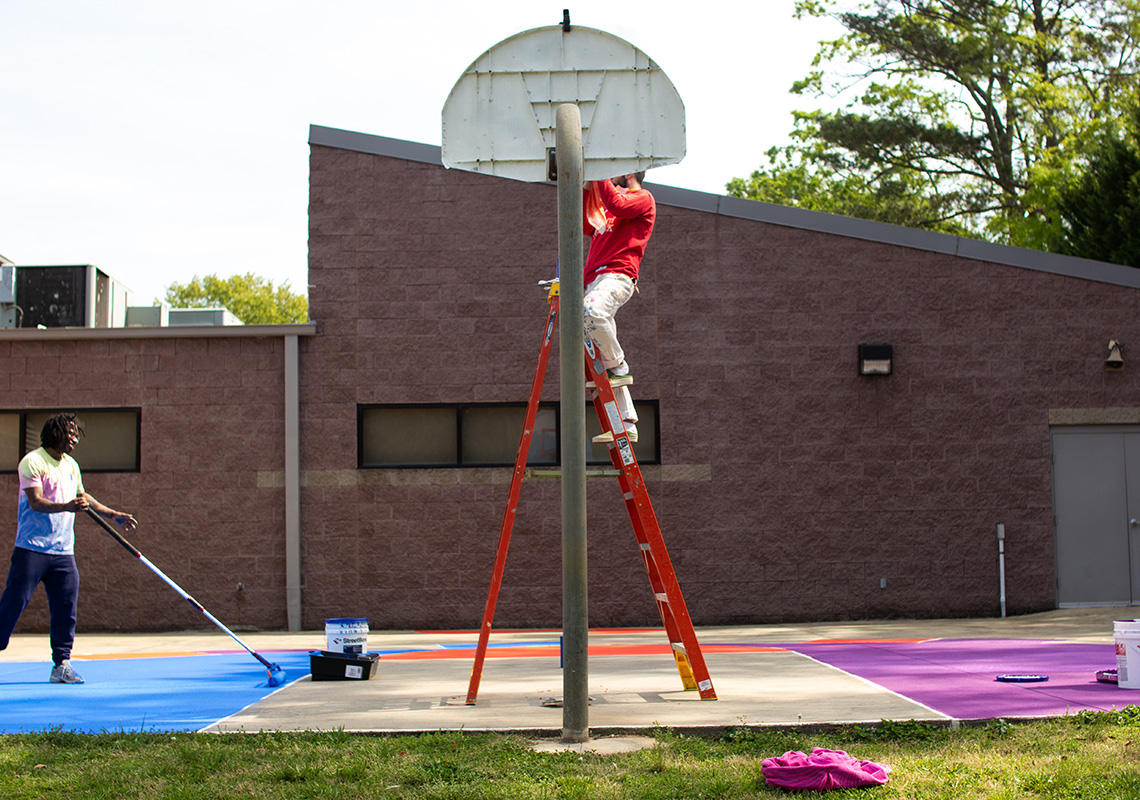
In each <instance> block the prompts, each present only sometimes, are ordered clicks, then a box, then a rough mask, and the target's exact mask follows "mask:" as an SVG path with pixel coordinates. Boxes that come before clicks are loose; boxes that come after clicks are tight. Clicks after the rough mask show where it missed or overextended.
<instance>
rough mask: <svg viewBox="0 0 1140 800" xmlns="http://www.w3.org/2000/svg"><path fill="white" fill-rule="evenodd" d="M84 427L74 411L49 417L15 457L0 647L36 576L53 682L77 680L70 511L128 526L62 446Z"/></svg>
mask: <svg viewBox="0 0 1140 800" xmlns="http://www.w3.org/2000/svg"><path fill="white" fill-rule="evenodd" d="M82 435H83V427H82V426H81V425H80V424H79V421H78V420H77V419H76V415H75V414H56V415H55V416H53V417H49V418H48V420H47V422H45V423H44V427H43V430H42V431H41V432H40V447H39V448H38V449H36V450H33V451H32V452H30V453H28V454H27V455H26V456H24V458H23V459H22V460H21V461H20V468H19V473H20V498H19V506H18V511H17V523H16V546H15V548H13V550H12V566H11V568H10V569H9V570H8V582H7V584H6V585H5V587H4V594H3V595H2V596H0V650H3V649H5V648H6V647H7V646H8V640H9V638H10V637H11V636H12V631H13V630H14V629H15V627H16V622H17V620H19V619H20V615H21V614H23V613H24V609H25V608H27V607H28V603H29V602H30V601H31V599H32V595H33V593H35V591H36V587H37V586H39V585H40V584H41V583H42V584H43V585H44V591H45V592H46V593H47V600H48V610H49V611H50V613H51V634H50V638H51V658H52V663H53V665H54V666H53V667H52V671H51V682H52V683H83V678H81V677H79V675H78V674H77V673H76V672H75V670H74V669H72V666H71V645H72V643H73V642H74V641H75V612H76V607H77V604H78V600H79V570H78V569H77V568H76V566H75V512H76V511H84V510H86V509H88V508H89V509H91V510H92V511H94V512H95V513H96V514H98V515H99V516H101V517H106V518H108V519H113V520H114V521H115V522H116V523H118V524H119V525H120V526H121V527H122V528H123V529H124V530H128V531H130V530H134V528H135V526H136V525H137V524H138V523H137V522H136V521H135V518H134V517H132V516H131V515H130V514H125V513H123V512H122V511H115V510H114V509H111V508H108V507H107V506H105V505H103V504H102V503H99V502H98V501H96V500H95V498H93V497H92V496H91V495H89V494H87V492H85V491H84V489H83V479H82V478H81V477H80V475H79V464H77V463H76V461H75V459H74V458H72V457H71V456H70V455H69V453H71V451H72V450H74V449H75V446H76V445H77V444H79V437H80V436H82Z"/></svg>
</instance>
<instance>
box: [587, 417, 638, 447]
mask: <svg viewBox="0 0 1140 800" xmlns="http://www.w3.org/2000/svg"><path fill="white" fill-rule="evenodd" d="M625 435H626V436H627V437H628V438H629V441H630V442H631V443H632V442H636V441H637V425H636V424H634V423H632V422H626V423H625ZM613 440H614V435H613V434H612V433H610V432H609V431H605V432H604V433H599V434H598V435H597V436H595V437H594V438H593V439H591V440H590V441H592V442H593V443H594V444H609V443H610V442H612V441H613Z"/></svg>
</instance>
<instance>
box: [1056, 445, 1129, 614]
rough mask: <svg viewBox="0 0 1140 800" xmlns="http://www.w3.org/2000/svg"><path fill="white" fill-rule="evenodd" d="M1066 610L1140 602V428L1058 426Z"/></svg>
mask: <svg viewBox="0 0 1140 800" xmlns="http://www.w3.org/2000/svg"><path fill="white" fill-rule="evenodd" d="M1052 445H1053V509H1054V517H1055V525H1056V543H1057V550H1056V552H1057V603H1058V605H1059V606H1062V607H1064V606H1082V605H1090V606H1091V605H1130V604H1132V603H1140V521H1137V520H1140V431H1138V430H1136V429H1121V428H1115V427H1114V428H1110V429H1103V428H1102V429H1091V430H1090V429H1088V428H1083V429H1054V430H1053V432H1052Z"/></svg>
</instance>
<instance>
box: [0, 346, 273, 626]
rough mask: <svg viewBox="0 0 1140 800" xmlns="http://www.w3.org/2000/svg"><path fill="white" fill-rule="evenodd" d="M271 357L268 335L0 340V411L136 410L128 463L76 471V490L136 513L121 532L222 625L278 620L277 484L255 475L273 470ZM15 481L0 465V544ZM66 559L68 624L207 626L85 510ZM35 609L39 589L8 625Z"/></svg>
mask: <svg viewBox="0 0 1140 800" xmlns="http://www.w3.org/2000/svg"><path fill="white" fill-rule="evenodd" d="M283 362H284V356H283V345H282V342H281V340H280V339H273V338H264V339H261V338H228V339H227V338H218V339H212V338H191V339H175V338H172V339H130V340H123V339H102V340H101V339H91V338H77V339H75V340H71V341H62V340H47V341H25V340H17V341H13V340H8V341H4V340H0V376H2V377H0V409H3V410H20V409H39V408H44V409H78V410H79V411H80V412H81V414H82V409H83V408H97V407H138V408H141V435H140V442H141V470H140V472H138V473H92V474H87V475H85V476H84V484H85V486H86V488H87V490H88V491H89V492H90V493H91V494H93V495H94V496H95V497H97V498H98V499H100V500H101V501H102V502H104V503H105V504H107V505H109V506H112V507H114V508H118V509H122V510H126V511H129V512H131V513H133V514H135V516H136V517H137V518H138V520H139V524H140V527H139V528H138V529H137V530H136V531H135V532H133V533H131V534H128V539H129V540H130V541H131V542H132V543H133V544H134V545H135V546H136V547H137V548H138V549H139V550H140V551H142V553H143V554H144V555H145V556H146V557H147V558H149V559H150V560H151V561H152V562H153V563H154V564H155V565H156V566H157V567H159V569H161V570H162V571H163V572H165V573H166V574H167V575H169V576H170V578H171V579H172V580H174V581H175V582H176V583H178V584H179V585H181V586H182V587H183V588H184V589H185V590H186V591H187V592H189V593H190V594H191V595H193V596H194V597H195V598H196V599H197V600H198V601H199V602H201V603H202V604H203V605H204V606H205V607H206V608H207V609H209V610H210V611H211V612H212V613H213V614H214V615H216V616H217V617H219V618H220V619H222V620H223V621H225V623H226V624H227V625H229V626H230V627H232V628H236V629H239V630H240V629H243V628H267V629H276V628H284V627H285V626H286V618H285V590H284V586H285V556H284V541H283V529H284V513H283V508H284V491H283V490H282V489H275V488H258V481H257V473H258V472H259V471H280V470H282V469H283V468H284V448H283V445H282V438H281V428H282V424H283V418H284V411H283V392H282V386H283ZM80 466H82V464H81V465H80ZM14 467H15V465H11V466H10V467H9V469H14ZM17 492H18V481H17V477H16V475H15V474H11V473H9V474H4V475H0V494H2V495H3V497H4V498H5V500H4V502H2V503H0V530H2V531H4V532H5V536H6V537H7V541H8V542H9V543H10V542H11V541H12V539H13V538H14V534H15V527H16V523H15V516H16V513H15V509H16V502H15V501H16V499H17ZM76 560H77V562H78V564H79V570H80V576H81V588H80V593H79V628H80V631H164V630H181V629H197V628H209V629H213V624H212V623H211V622H210V621H209V620H207V619H206V618H205V617H204V616H203V615H202V614H200V613H198V612H197V611H195V610H194V609H193V608H191V607H190V606H189V604H187V603H186V602H185V601H184V600H182V599H181V598H180V597H179V596H178V595H177V594H176V593H175V592H174V591H173V590H171V589H170V588H169V587H168V586H167V585H166V584H165V583H163V582H162V581H161V580H159V578H158V577H157V576H155V575H154V574H153V573H152V572H151V571H150V570H148V569H147V568H146V567H145V566H144V565H143V564H141V563H140V562H139V561H138V560H136V559H134V558H132V557H131V556H130V555H129V554H128V553H127V552H126V551H125V550H123V549H122V548H121V547H120V546H119V545H118V544H117V543H115V542H114V540H112V539H111V538H110V537H109V536H107V535H106V533H104V532H103V531H102V530H101V529H100V528H98V527H97V526H96V525H95V523H94V522H93V521H91V520H89V519H87V518H86V517H84V516H79V517H77V520H76ZM6 561H7V557H6V556H5V563H6ZM239 585H241V586H242V588H241V589H240V590H239V589H238V586H239ZM47 620H48V614H47V602H46V600H45V598H44V595H43V592H42V590H40V591H38V592H37V595H36V597H35V599H34V600H33V601H32V604H31V605H30V606H29V608H28V610H27V611H26V612H25V614H24V616H23V617H22V618H21V620H20V624H19V627H18V628H17V632H31V631H46V630H47ZM45 647H46V642H45Z"/></svg>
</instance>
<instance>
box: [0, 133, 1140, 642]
mask: <svg viewBox="0 0 1140 800" xmlns="http://www.w3.org/2000/svg"><path fill="white" fill-rule="evenodd" d="M310 144H311V148H312V155H311V178H310V180H311V189H310V210H309V219H310V238H309V282H310V290H309V292H310V294H309V296H310V309H311V311H310V313H311V318H312V320H313V323H312V324H311V325H307V326H287V327H284V328H281V327H278V326H267V327H262V328H245V329H242V328H233V329H230V328H227V329H214V330H196V331H195V332H194V333H193V335H191V334H179V335H175V334H174V333H172V332H171V331H169V330H165V329H122V330H104V331H98V330H95V331H91V330H85V331H75V330H72V329H67V330H49V331H23V330H21V331H2V332H0V412H8V413H10V414H19V413H20V412H22V411H23V410H26V409H50V408H59V407H69V408H70V407H77V408H80V409H121V408H129V409H136V410H137V412H138V419H139V445H138V452H139V461H138V469H137V471H133V472H132V471H128V472H105V473H89V474H88V475H87V484H88V487H89V489H90V490H91V491H92V492H93V493H95V494H96V495H97V496H101V497H103V499H105V500H106V501H107V502H108V503H111V504H113V505H119V506H122V507H125V508H130V509H133V510H137V512H138V516H139V517H140V519H141V520H142V522H143V524H142V527H141V529H140V530H139V531H138V532H137V533H136V534H135V535H133V537H132V540H133V541H135V543H136V544H137V545H138V546H139V548H140V549H141V550H142V551H143V552H144V553H145V554H147V555H148V557H150V558H151V559H152V560H153V561H154V562H155V563H157V564H158V565H160V566H162V567H163V568H164V569H165V570H166V571H167V572H168V573H169V574H170V575H171V577H173V578H174V579H175V580H177V581H179V582H181V583H182V585H183V586H185V587H186V588H187V590H188V591H190V592H191V593H192V594H194V595H195V596H196V597H197V598H198V599H199V600H200V601H202V602H203V604H205V605H206V606H207V607H208V608H210V609H211V611H213V612H214V613H215V614H216V615H218V616H219V617H220V618H221V619H223V620H226V621H227V623H232V624H234V625H235V626H238V627H243V626H250V627H260V628H284V627H286V626H292V627H298V626H301V627H304V628H306V629H309V628H319V627H321V626H322V624H323V620H324V619H325V618H327V617H341V616H366V617H368V618H369V619H370V620H371V624H372V626H373V627H374V628H472V627H474V626H476V625H477V624H478V620H479V617H480V614H481V612H482V607H483V602H484V599H485V594H486V589H487V582H488V580H489V577H490V571H491V563H492V559H493V556H494V549H495V545H496V541H497V537H498V529H499V523H500V519H501V517H502V514H503V507H504V504H505V501H506V491H507V481H508V480H509V476H510V468H509V462H510V461H511V460H512V459H513V456H514V448H515V446H516V444H517V437H518V427H517V424H515V423H514V420H515V419H516V418H517V419H519V420H521V410H520V407H521V406H522V405H523V404H525V401H526V398H527V395H528V392H529V387H530V382H531V378H532V376H533V373H534V367H535V362H536V360H537V356H538V350H539V344H540V339H541V334H542V326H543V323H544V321H545V313H546V305H545V294H544V293H543V292H542V291H541V290H540V289H538V288H536V287H535V285H534V284H535V283H536V282H537V281H538V280H540V279H543V278H549V277H552V276H553V274H554V271H555V261H556V258H557V228H556V225H557V220H556V213H555V210H556V209H555V207H556V191H555V188H554V187H553V186H550V185H541V184H527V183H519V182H515V181H509V180H504V179H500V178H494V177H488V176H484V175H478V174H473V173H467V172H455V171H448V170H445V169H444V168H443V167H442V166H440V159H439V148H436V147H429V146H426V145H419V144H413V143H409V142H402V141H397V140H392V139H385V138H382V137H377V136H370V135H365V134H358V133H352V132H348V131H341V130H335V129H330V128H322V127H313V129H312V131H311V134H310ZM650 179H652V174H650ZM650 189H651V190H652V191H654V193H655V196H656V198H657V201H658V221H657V228H656V231H655V233H654V237H653V240H652V242H651V243H650V247H649V251H648V253H647V257H646V259H645V262H644V263H643V269H642V280H641V281H640V283H639V288H640V292H639V294H638V295H637V296H636V297H635V298H634V300H633V301H631V302H630V304H629V305H628V306H627V307H626V308H625V309H624V310H623V311H622V312H621V314H620V315H619V318H618V320H619V326H620V328H621V336H622V342H623V344H624V345H625V347H626V349H627V352H628V353H629V355H630V361H631V364H632V366H633V369H634V374H635V376H636V378H635V380H636V382H635V384H634V386H633V394H634V398H635V400H636V401H637V402H638V403H639V404H640V405H641V407H642V409H643V411H644V414H643V420H649V424H648V425H646V424H642V425H639V427H640V428H641V429H642V442H640V443H639V444H638V449H639V457H640V458H641V459H642V461H643V464H644V472H645V475H646V479H647V482H648V484H649V486H650V491H651V496H652V499H653V502H654V505H655V510H656V512H657V515H658V518H659V519H660V521H661V525H662V528H663V531H664V535H665V540H666V542H667V544H668V546H669V548H670V553H671V555H672V558H673V562H674V565H675V567H676V569H677V573H678V577H679V579H680V581H681V585H682V588H683V590H684V592H685V597H686V600H687V601H688V605H689V608H690V611H691V613H692V615H693V618H694V621H695V622H696V623H697V624H704V625H708V624H733V623H750V622H771V621H781V620H811V619H853V618H870V617H895V616H908V617H937V616H969V615H996V614H997V613H999V608H1000V601H999V569H998V540H997V529H998V525H999V524H1000V525H1002V526H1003V527H1004V531H1005V536H1006V540H1005V548H1006V561H1005V567H1006V573H1005V579H1006V580H1005V587H1006V598H1007V605H1008V611H1009V613H1022V612H1029V611H1039V610H1043V609H1049V608H1053V607H1056V606H1057V605H1058V604H1066V605H1069V604H1072V605H1077V604H1083V603H1090V604H1091V603H1110V602H1111V603H1116V602H1124V603H1129V602H1132V599H1133V597H1132V595H1131V594H1130V587H1131V572H1132V571H1133V568H1132V567H1131V561H1130V558H1131V557H1130V552H1131V550H1130V547H1131V542H1130V541H1129V537H1130V536H1131V535H1132V534H1131V533H1130V531H1129V527H1128V519H1129V516H1128V514H1129V510H1128V505H1129V504H1128V501H1129V499H1130V497H1131V496H1135V497H1136V498H1137V500H1138V501H1140V488H1138V489H1137V490H1135V491H1134V492H1133V493H1132V495H1131V496H1130V487H1129V486H1128V485H1127V481H1126V473H1127V470H1126V466H1127V463H1128V462H1127V459H1128V453H1129V452H1131V450H1130V448H1131V446H1132V445H1131V442H1132V438H1131V437H1133V435H1134V434H1135V433H1137V432H1140V403H1138V402H1137V396H1138V394H1137V389H1138V388H1140V370H1138V369H1137V368H1136V367H1135V366H1134V365H1128V367H1127V368H1126V369H1124V370H1118V371H1106V369H1105V357H1106V355H1107V352H1108V350H1107V348H1108V342H1109V340H1110V339H1117V340H1120V341H1121V342H1123V343H1124V348H1125V349H1124V355H1125V359H1126V360H1127V359H1128V357H1129V355H1130V352H1131V351H1130V350H1129V347H1128V346H1129V343H1132V342H1140V336H1138V335H1137V329H1138V327H1140V323H1138V321H1137V320H1138V315H1137V311H1138V308H1137V306H1138V303H1140V291H1138V290H1140V271H1137V270H1135V269H1132V268H1128V267H1121V266H1115V265H1109V264H1101V263H1096V262H1089V261H1083V260H1080V259H1071V258H1063V257H1059V256H1055V255H1051V254H1046V253H1039V252H1034V251H1028V250H1021V249H1017V248H1008V247H1001V246H996V245H990V244H986V243H982V242H977V241H971V240H965V239H959V238H956V237H950V236H943V235H938V234H930V233H926V232H920V231H913V230H907V229H900V228H896V227H892V226H886V225H880V224H875V223H869V222H865V221H860V220H853V219H847V218H841V217H835V216H831V215H825V214H818V213H813V212H804V211H799V210H796V209H789V208H782V207H777V206H770V205H767V204H762V203H753V202H749V201H741V200H735V199H732V198H726V197H719V196H715V195H709V194H704V193H699V192H691V191H686V190H679V189H673V188H669V187H655V186H653V185H652V183H651V184H650ZM863 343H888V344H890V345H891V346H892V370H891V374H889V375H877V376H868V375H860V374H859V373H858V369H857V352H858V346H859V345H860V344H863ZM1136 352H1140V350H1136ZM556 362H557V352H556V353H555V356H554V359H553V360H552V363H551V366H550V369H549V371H548V379H547V383H546V391H545V393H544V402H547V403H548V404H550V405H551V406H553V404H555V403H557V401H558V399H559V398H558V387H557V374H558V373H557V363H556ZM546 419H547V420H548V421H551V420H556V419H557V415H556V414H553V413H552V412H550V413H549V416H548V417H546ZM555 424H556V423H555V422H551V423H550V425H548V428H549V429H548V430H547V431H546V433H547V434H548V444H549V443H554V444H550V446H549V447H546V448H545V449H543V450H542V452H537V453H536V452H535V451H532V454H533V455H536V457H537V458H538V460H539V461H542V460H543V459H545V460H547V461H551V460H554V459H556V441H557V437H556V431H555V430H554V429H553V426H554V425H555ZM647 432H648V433H647ZM1105 436H1107V437H1109V438H1107V439H1106V438H1105ZM1066 437H1068V438H1066ZM1074 437H1075V438H1074ZM540 438H541V437H540ZM1117 440H1119V442H1120V443H1121V444H1120V448H1119V449H1120V451H1121V454H1122V455H1121V456H1120V458H1119V463H1117V461H1114V460H1113V459H1115V458H1116V456H1114V455H1112V454H1113V453H1115V451H1116V448H1117ZM1058 442H1078V443H1079V446H1078V447H1076V451H1077V452H1078V453H1079V454H1084V455H1082V456H1081V457H1083V458H1091V459H1092V460H1091V462H1090V466H1088V467H1083V466H1082V465H1083V464H1084V463H1085V462H1083V461H1081V460H1080V459H1079V458H1078V459H1077V460H1076V461H1073V460H1072V459H1071V458H1070V456H1069V455H1065V456H1064V459H1063V464H1062V465H1061V466H1059V467H1058V466H1055V465H1054V459H1053V457H1052V456H1053V454H1054V453H1056V452H1062V453H1063V454H1065V453H1069V452H1070V450H1071V449H1072V448H1070V449H1069V450H1065V449H1064V448H1061V450H1059V449H1058ZM1089 442H1092V443H1094V444H1095V445H1097V446H1099V444H1100V443H1105V442H1107V443H1108V444H1107V447H1106V449H1105V450H1104V452H1105V453H1108V454H1109V455H1108V456H1106V457H1103V458H1102V457H1101V456H1100V455H1097V453H1100V452H1101V451H1100V450H1096V447H1093V448H1092V450H1090V449H1089V447H1086V444H1087V443H1089ZM552 448H553V449H552ZM1088 453H1092V455H1091V456H1089V455H1088ZM1138 453H1140V450H1138ZM1137 458H1138V459H1140V455H1138V456H1137ZM1066 459H1067V460H1066ZM81 463H83V462H82V461H81ZM1074 464H1076V465H1077V468H1076V469H1072V466H1073V465H1074ZM1098 470H1099V472H1098ZM1137 472H1138V473H1140V468H1138V469H1137ZM1070 473H1072V474H1070ZM1102 473H1103V475H1105V476H1107V477H1106V478H1105V479H1104V480H1100V479H1099V478H1098V479H1097V481H1096V484H1097V486H1101V485H1108V488H1107V489H1105V491H1106V492H1108V494H1105V495H1104V496H1103V497H1101V496H1100V495H1097V494H1096V492H1095V491H1091V490H1089V489H1088V487H1086V486H1085V485H1084V484H1082V483H1081V480H1080V478H1081V476H1082V475H1083V476H1086V477H1087V476H1089V475H1094V474H1095V475H1101V474H1102ZM1118 473H1119V476H1118ZM1074 476H1076V477H1074ZM1117 477H1119V480H1117ZM1117 484H1119V485H1117ZM5 487H6V488H5ZM0 489H3V491H4V492H6V493H7V494H8V496H9V497H11V498H14V497H15V494H16V481H15V476H14V475H12V474H4V475H0ZM1098 491H1099V490H1098ZM1109 495H1111V496H1109ZM588 503H589V515H590V527H589V546H590V564H591V567H590V611H591V614H590V623H591V624H592V625H595V626H612V625H641V624H651V623H653V622H654V621H655V618H656V611H655V608H654V605H653V602H652V598H651V596H650V593H649V589H648V585H647V582H646V579H645V576H644V571H643V569H642V566H641V562H640V557H639V556H638V553H637V550H636V545H635V542H634V539H633V535H632V531H631V529H630V525H629V521H628V519H627V518H626V517H625V511H624V505H623V503H622V501H621V498H620V496H619V493H618V488H617V484H616V482H614V481H612V479H601V478H600V479H596V480H591V481H590V484H589V489H588ZM1081 503H1085V506H1082V505H1081ZM559 504H560V498H559V485H558V481H551V480H543V479H534V480H529V481H528V482H526V483H525V484H524V486H523V494H522V501H521V503H520V506H519V511H518V520H517V523H516V526H515V535H514V539H513V542H512V549H511V554H510V557H509V559H508V562H507V571H506V575H505V577H504V583H503V591H502V594H501V596H500V600H499V606H498V614H497V616H496V624H497V625H500V626H504V627H505V626H557V625H558V624H559V621H560V619H561V610H560V603H561V589H560V582H561V571H560V545H559V532H560V515H559ZM1089 504H1091V507H1092V508H1093V510H1092V511H1090V510H1089V509H1088V508H1086V506H1089ZM1071 508H1076V509H1077V512H1076V513H1075V516H1074V515H1070V514H1069V509H1071ZM1136 508H1137V512H1140V502H1138V503H1137V507H1136ZM1082 509H1084V510H1082ZM1097 509H1100V510H1102V511H1104V514H1103V516H1105V520H1104V521H1103V522H1102V521H1097V522H1096V526H1093V527H1090V525H1092V523H1091V522H1089V520H1090V519H1091V518H1092V517H1095V516H1097V514H1099V513H1100V511H1096V510H1097ZM1094 512H1095V513H1094ZM1118 512H1119V513H1118ZM1133 515H1134V516H1140V514H1137V513H1136V512H1133ZM1117 517H1119V519H1117ZM1055 518H1056V519H1055ZM1094 527H1095V529H1093V528H1094ZM0 529H3V530H13V529H14V502H12V503H5V504H3V505H2V506H0ZM80 529H81V533H80V548H81V549H80V569H81V571H82V575H83V590H82V592H81V600H80V603H81V611H80V614H81V617H80V625H81V628H83V629H86V630H102V629H106V630H113V629H123V630H154V629H166V628H184V627H204V626H205V625H208V623H204V621H203V620H201V618H200V617H198V615H196V614H194V613H193V612H192V611H190V610H189V609H186V608H184V607H183V606H184V604H181V603H180V601H179V600H178V598H177V596H176V595H173V593H171V592H170V590H169V589H168V588H167V587H165V586H163V585H162V584H160V583H159V582H158V581H157V579H155V578H154V577H153V576H151V575H150V574H149V573H147V572H146V571H145V569H143V568H141V566H140V565H138V564H136V563H133V562H132V561H131V559H129V558H127V557H126V555H125V554H124V553H122V551H120V550H118V549H117V546H116V545H114V543H113V542H110V541H109V540H106V537H105V536H103V535H102V534H101V533H100V532H98V531H97V530H96V529H95V528H94V527H93V526H91V525H87V524H84V523H83V522H81V523H80ZM1137 552H1140V548H1137ZM1121 553H1123V554H1124V555H1123V556H1121ZM1138 563H1140V557H1138ZM1120 570H1123V573H1121V572H1120ZM1137 571H1140V570H1137ZM1108 572H1113V575H1112V576H1111V578H1109V579H1106V578H1105V577H1104V576H1105V575H1106V574H1107V573H1108ZM1106 586H1107V587H1109V588H1105V587H1106ZM1106 592H1107V593H1106ZM1135 597H1136V600H1137V602H1140V591H1137V592H1136V595H1135ZM37 603H38V604H39V605H38V606H36V607H34V608H33V609H31V610H30V611H29V613H28V615H26V618H25V620H24V621H23V622H22V623H21V624H22V625H23V626H24V629H32V628H33V627H35V626H40V627H43V626H44V625H45V624H46V610H45V609H44V608H42V606H43V605H45V604H43V603H42V598H38V599H37Z"/></svg>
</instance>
